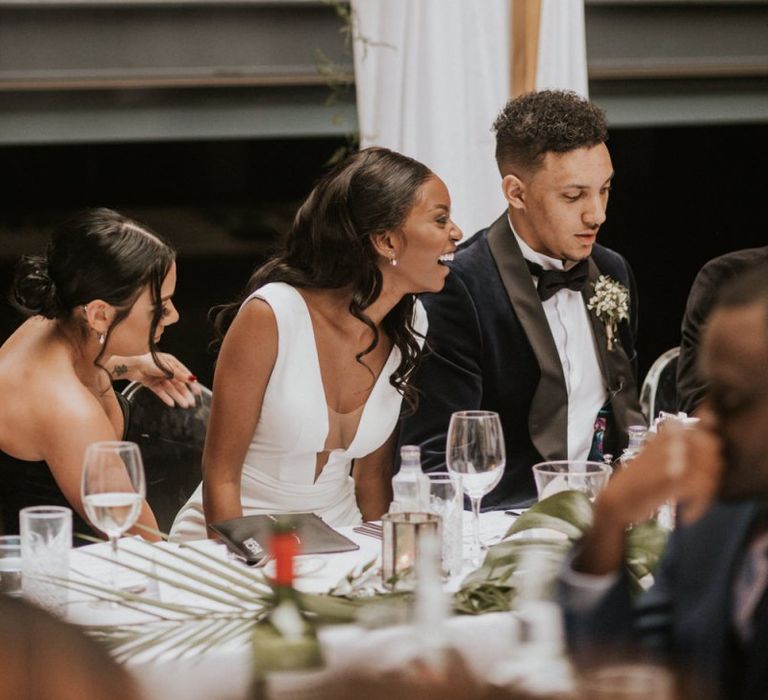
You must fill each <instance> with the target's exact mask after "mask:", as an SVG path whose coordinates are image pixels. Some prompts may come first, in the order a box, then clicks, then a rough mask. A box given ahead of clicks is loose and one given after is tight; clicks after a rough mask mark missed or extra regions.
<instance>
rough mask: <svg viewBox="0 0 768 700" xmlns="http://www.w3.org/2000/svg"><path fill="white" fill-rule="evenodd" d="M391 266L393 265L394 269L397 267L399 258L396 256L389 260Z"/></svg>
mask: <svg viewBox="0 0 768 700" xmlns="http://www.w3.org/2000/svg"><path fill="white" fill-rule="evenodd" d="M389 264H390V265H392V267H397V258H396V257H395V256H394V255H393V256H392V257H391V258H390V259H389Z"/></svg>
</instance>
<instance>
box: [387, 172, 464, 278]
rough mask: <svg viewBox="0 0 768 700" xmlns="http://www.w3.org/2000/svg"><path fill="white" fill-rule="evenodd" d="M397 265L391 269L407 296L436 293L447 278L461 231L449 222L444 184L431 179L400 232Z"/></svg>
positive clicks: (438, 180) (449, 210)
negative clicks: (448, 264)
mask: <svg viewBox="0 0 768 700" xmlns="http://www.w3.org/2000/svg"><path fill="white" fill-rule="evenodd" d="M399 234H400V236H399V238H398V241H399V243H400V245H399V246H398V249H399V250H398V251H397V253H396V260H397V265H396V266H394V267H393V268H392V270H391V272H392V273H393V275H394V276H395V277H396V278H397V280H398V285H399V286H401V287H402V288H403V289H404V291H405V292H406V293H419V292H439V291H440V290H441V289H442V288H443V285H444V284H445V278H446V277H447V276H448V271H449V270H448V267H446V265H445V263H446V262H448V261H449V260H452V259H453V253H454V251H455V250H456V243H458V241H460V240H461V238H462V235H463V234H462V232H461V229H459V227H458V226H456V224H455V223H453V221H452V220H451V196H450V194H448V188H447V187H446V186H445V183H444V182H443V181H442V180H441V179H440V178H439V177H437V176H436V175H432V176H430V177H429V178H428V179H427V180H426V181H425V182H424V184H423V185H422V186H421V187H420V188H419V191H418V193H417V194H416V198H415V201H414V205H413V207H412V208H411V211H410V212H409V213H408V216H407V218H406V220H405V223H404V224H403V225H402V227H401V228H400V230H399Z"/></svg>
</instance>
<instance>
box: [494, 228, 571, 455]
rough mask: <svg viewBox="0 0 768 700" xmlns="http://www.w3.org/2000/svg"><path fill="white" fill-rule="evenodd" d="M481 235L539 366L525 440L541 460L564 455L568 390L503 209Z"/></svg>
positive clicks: (555, 349)
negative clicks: (500, 214)
mask: <svg viewBox="0 0 768 700" xmlns="http://www.w3.org/2000/svg"><path fill="white" fill-rule="evenodd" d="M487 240H488V247H489V248H490V250H491V254H492V255H493V258H494V260H495V262H496V266H497V268H498V270H499V275H500V277H501V281H502V284H503V285H504V288H505V290H506V292H507V295H508V296H509V300H510V302H511V303H512V307H513V308H514V310H515V314H516V315H517V318H518V320H519V321H520V324H521V325H522V327H523V329H524V330H525V334H526V336H527V337H528V342H529V343H530V344H531V348H532V349H533V352H534V354H535V355H536V360H537V362H538V363H539V368H540V370H541V378H540V379H539V383H538V385H537V387H536V393H535V394H534V396H533V401H532V402H531V409H530V412H529V414H528V428H529V430H530V434H531V441H532V442H533V445H534V447H535V448H536V449H537V450H538V452H539V454H541V456H542V457H543V458H544V459H545V460H554V459H566V458H567V457H568V395H567V393H566V390H565V377H564V376H563V368H562V365H561V364H560V356H559V355H558V353H557V347H556V346H555V341H554V339H553V338H552V333H551V331H550V330H549V324H548V323H547V317H546V316H545V314H544V309H543V307H542V305H541V301H540V300H539V295H538V293H537V292H536V287H535V286H534V284H533V280H532V279H531V273H530V272H529V271H528V267H527V266H526V264H525V259H524V258H523V254H522V253H521V252H520V247H519V246H518V245H517V241H516V240H515V237H514V235H513V233H512V230H511V229H510V227H509V222H508V220H507V215H506V213H505V214H504V215H502V216H501V217H500V218H499V219H497V220H496V222H495V223H494V224H493V225H492V226H491V228H490V229H489V231H488V239H487Z"/></svg>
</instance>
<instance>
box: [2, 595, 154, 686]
mask: <svg viewBox="0 0 768 700" xmlns="http://www.w3.org/2000/svg"><path fill="white" fill-rule="evenodd" d="M0 649H2V653H0V700H140V698H141V695H140V694H139V692H138V690H137V688H136V685H135V683H134V681H133V679H132V678H131V676H130V675H129V674H128V672H127V671H126V670H125V669H124V668H123V667H122V666H120V664H118V663H117V661H115V660H114V659H113V658H112V657H111V656H110V655H109V653H108V652H107V650H106V649H105V648H103V647H102V646H100V645H99V644H98V643H97V642H96V641H94V640H92V639H90V638H88V637H87V636H86V635H85V633H84V632H83V631H82V630H80V629H79V628H77V627H75V626H74V625H70V624H67V623H66V622H63V621H62V620H60V619H59V618H57V617H55V616H54V615H51V614H50V613H48V612H46V611H44V610H41V609H40V608H37V607H35V606H34V605H30V604H29V603H26V602H25V601H23V600H20V599H16V598H10V597H8V596H4V595H0Z"/></svg>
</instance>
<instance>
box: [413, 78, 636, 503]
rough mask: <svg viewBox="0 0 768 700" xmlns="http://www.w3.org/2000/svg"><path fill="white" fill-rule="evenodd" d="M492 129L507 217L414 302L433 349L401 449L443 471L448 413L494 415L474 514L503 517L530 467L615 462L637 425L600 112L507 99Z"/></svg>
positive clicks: (632, 299) (519, 499)
mask: <svg viewBox="0 0 768 700" xmlns="http://www.w3.org/2000/svg"><path fill="white" fill-rule="evenodd" d="M494 128H495V131H496V160H497V163H498V167H499V171H500V173H501V177H502V181H501V185H502V191H503V193H504V196H505V198H506V200H507V204H508V207H507V210H506V211H505V212H504V213H503V214H502V215H501V216H500V217H499V218H498V219H497V220H496V221H495V222H494V223H493V224H491V226H490V227H489V228H487V229H484V230H482V231H480V232H479V233H477V234H476V235H475V236H474V237H473V238H472V239H470V240H469V241H468V242H467V243H466V244H465V245H463V246H461V249H460V250H459V251H458V252H457V254H456V257H455V260H454V261H453V263H452V264H451V274H450V275H448V278H447V280H446V284H445V288H444V289H443V291H442V292H440V293H439V294H426V295H423V296H422V301H423V303H424V306H425V307H426V309H427V314H428V318H429V331H428V335H427V346H428V351H427V353H426V354H425V357H424V358H423V360H422V362H421V364H420V366H419V368H418V370H417V372H416V374H415V376H414V380H413V381H414V384H415V386H416V387H417V389H418V390H419V392H420V393H419V407H418V410H417V412H416V413H415V414H414V415H411V416H408V417H406V418H405V419H404V420H403V422H402V425H401V434H400V442H401V444H416V445H419V446H421V450H422V466H423V467H424V468H425V470H434V469H441V468H444V465H445V439H446V433H447V429H448V422H449V419H450V417H451V414H452V413H453V412H454V411H460V410H468V409H484V410H491V411H497V412H498V413H499V414H500V416H501V422H502V427H503V430H504V437H505V440H506V452H507V454H506V467H505V471H504V475H503V477H502V479H501V482H500V483H499V485H498V486H497V487H496V488H495V489H494V490H493V491H492V492H491V493H490V494H489V495H488V496H486V498H485V499H484V501H483V505H484V506H486V507H487V506H490V507H493V508H505V507H510V506H516V505H521V504H528V503H530V502H531V501H532V500H533V499H534V497H535V495H536V490H535V486H534V481H533V475H532V472H531V467H532V466H533V465H534V464H535V463H537V462H541V461H545V460H558V459H587V458H588V457H590V458H592V459H602V455H603V453H606V452H611V453H613V454H614V455H618V453H619V452H620V451H621V449H622V447H623V446H624V440H625V435H626V428H627V426H628V425H631V424H633V423H644V422H645V421H644V419H643V417H642V415H641V413H640V408H639V405H638V401H637V389H636V382H635V376H634V364H635V332H636V327H637V294H636V290H635V285H634V279H633V276H632V272H631V270H630V268H629V265H628V264H627V262H626V260H624V258H623V257H622V256H621V255H619V254H618V253H615V252H613V251H612V250H609V249H608V248H604V247H602V246H600V245H597V244H596V239H597V234H598V231H599V229H600V226H601V225H602V223H603V222H604V221H605V211H606V206H607V204H608V193H609V191H610V186H611V179H612V177H613V166H612V164H611V157H610V155H609V153H608V149H607V147H606V145H605V141H606V139H607V138H608V134H607V128H606V122H605V116H604V114H603V113H602V111H601V110H599V109H598V108H597V107H596V106H594V105H593V104H591V103H590V102H588V101H587V100H584V99H582V98H581V97H579V96H577V95H575V94H574V93H570V92H562V91H542V92H536V93H528V94H526V95H523V96H521V97H518V98H516V99H513V100H511V101H510V102H509V103H508V104H507V105H506V107H505V108H504V110H503V111H502V112H501V114H500V115H499V117H498V119H497V120H496V122H495V124H494ZM601 277H604V278H605V279H604V280H603V283H602V284H599V285H598V284H597V283H598V280H599V279H600V278H601ZM605 284H607V285H608V286H609V287H612V288H613V290H614V291H617V292H618V298H616V299H615V300H614V302H613V303H612V304H609V306H610V307H611V308H610V309H609V310H608V311H607V312H602V313H601V312H600V310H593V309H591V308H589V307H591V306H594V302H593V298H594V297H595V296H597V297H598V299H600V298H601V295H600V294H599V293H597V292H596V285H597V290H598V291H599V290H600V289H602V288H603V287H604V285H605ZM590 302H592V303H590Z"/></svg>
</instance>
